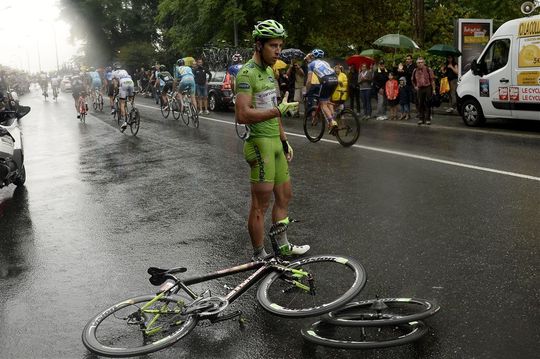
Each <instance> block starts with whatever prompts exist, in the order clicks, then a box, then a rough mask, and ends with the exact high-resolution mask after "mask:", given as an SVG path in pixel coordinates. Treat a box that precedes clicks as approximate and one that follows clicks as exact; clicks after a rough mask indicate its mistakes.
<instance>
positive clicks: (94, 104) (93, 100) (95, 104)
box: [92, 99, 98, 111]
mask: <svg viewBox="0 0 540 359" xmlns="http://www.w3.org/2000/svg"><path fill="white" fill-rule="evenodd" d="M92 108H93V109H94V111H97V109H98V103H97V99H92Z"/></svg>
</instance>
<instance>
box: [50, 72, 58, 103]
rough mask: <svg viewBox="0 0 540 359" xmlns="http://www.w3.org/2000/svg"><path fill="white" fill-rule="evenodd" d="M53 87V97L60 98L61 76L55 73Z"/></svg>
mask: <svg viewBox="0 0 540 359" xmlns="http://www.w3.org/2000/svg"><path fill="white" fill-rule="evenodd" d="M51 87H52V90H53V95H56V96H54V97H58V93H59V92H60V76H58V73H57V72H55V73H54V74H53V77H52V78H51Z"/></svg>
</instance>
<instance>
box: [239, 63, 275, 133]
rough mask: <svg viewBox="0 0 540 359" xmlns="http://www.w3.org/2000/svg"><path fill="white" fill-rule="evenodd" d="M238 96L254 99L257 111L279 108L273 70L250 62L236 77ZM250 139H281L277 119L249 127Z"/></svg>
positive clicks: (253, 102) (253, 104) (253, 103)
mask: <svg viewBox="0 0 540 359" xmlns="http://www.w3.org/2000/svg"><path fill="white" fill-rule="evenodd" d="M236 92H237V94H241V93H245V94H248V95H250V96H251V97H252V106H253V107H254V108H257V109H271V108H274V107H276V106H277V95H276V85H275V79H274V72H273V71H272V68H270V67H266V68H263V67H261V66H259V65H258V64H257V63H256V62H255V61H253V59H251V60H249V61H248V62H247V63H246V64H245V65H244V66H242V68H241V69H240V71H238V75H237V76H236ZM249 130H250V135H249V136H250V137H252V138H256V137H279V121H278V118H277V117H274V118H272V119H269V120H266V121H263V122H258V123H254V124H250V125H249Z"/></svg>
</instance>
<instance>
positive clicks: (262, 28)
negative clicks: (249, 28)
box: [251, 20, 287, 40]
mask: <svg viewBox="0 0 540 359" xmlns="http://www.w3.org/2000/svg"><path fill="white" fill-rule="evenodd" d="M251 35H252V36H253V38H254V39H255V40H257V39H285V38H286V37H287V31H285V28H284V27H283V25H281V24H280V23H279V22H277V21H276V20H264V21H259V22H258V23H257V25H255V26H254V30H253V32H252V33H251Z"/></svg>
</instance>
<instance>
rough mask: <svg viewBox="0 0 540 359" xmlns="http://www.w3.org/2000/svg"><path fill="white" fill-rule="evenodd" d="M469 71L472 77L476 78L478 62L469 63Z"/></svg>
mask: <svg viewBox="0 0 540 359" xmlns="http://www.w3.org/2000/svg"><path fill="white" fill-rule="evenodd" d="M471 71H472V73H473V75H476V76H478V75H480V74H479V71H478V62H476V59H474V60H472V62H471Z"/></svg>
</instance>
